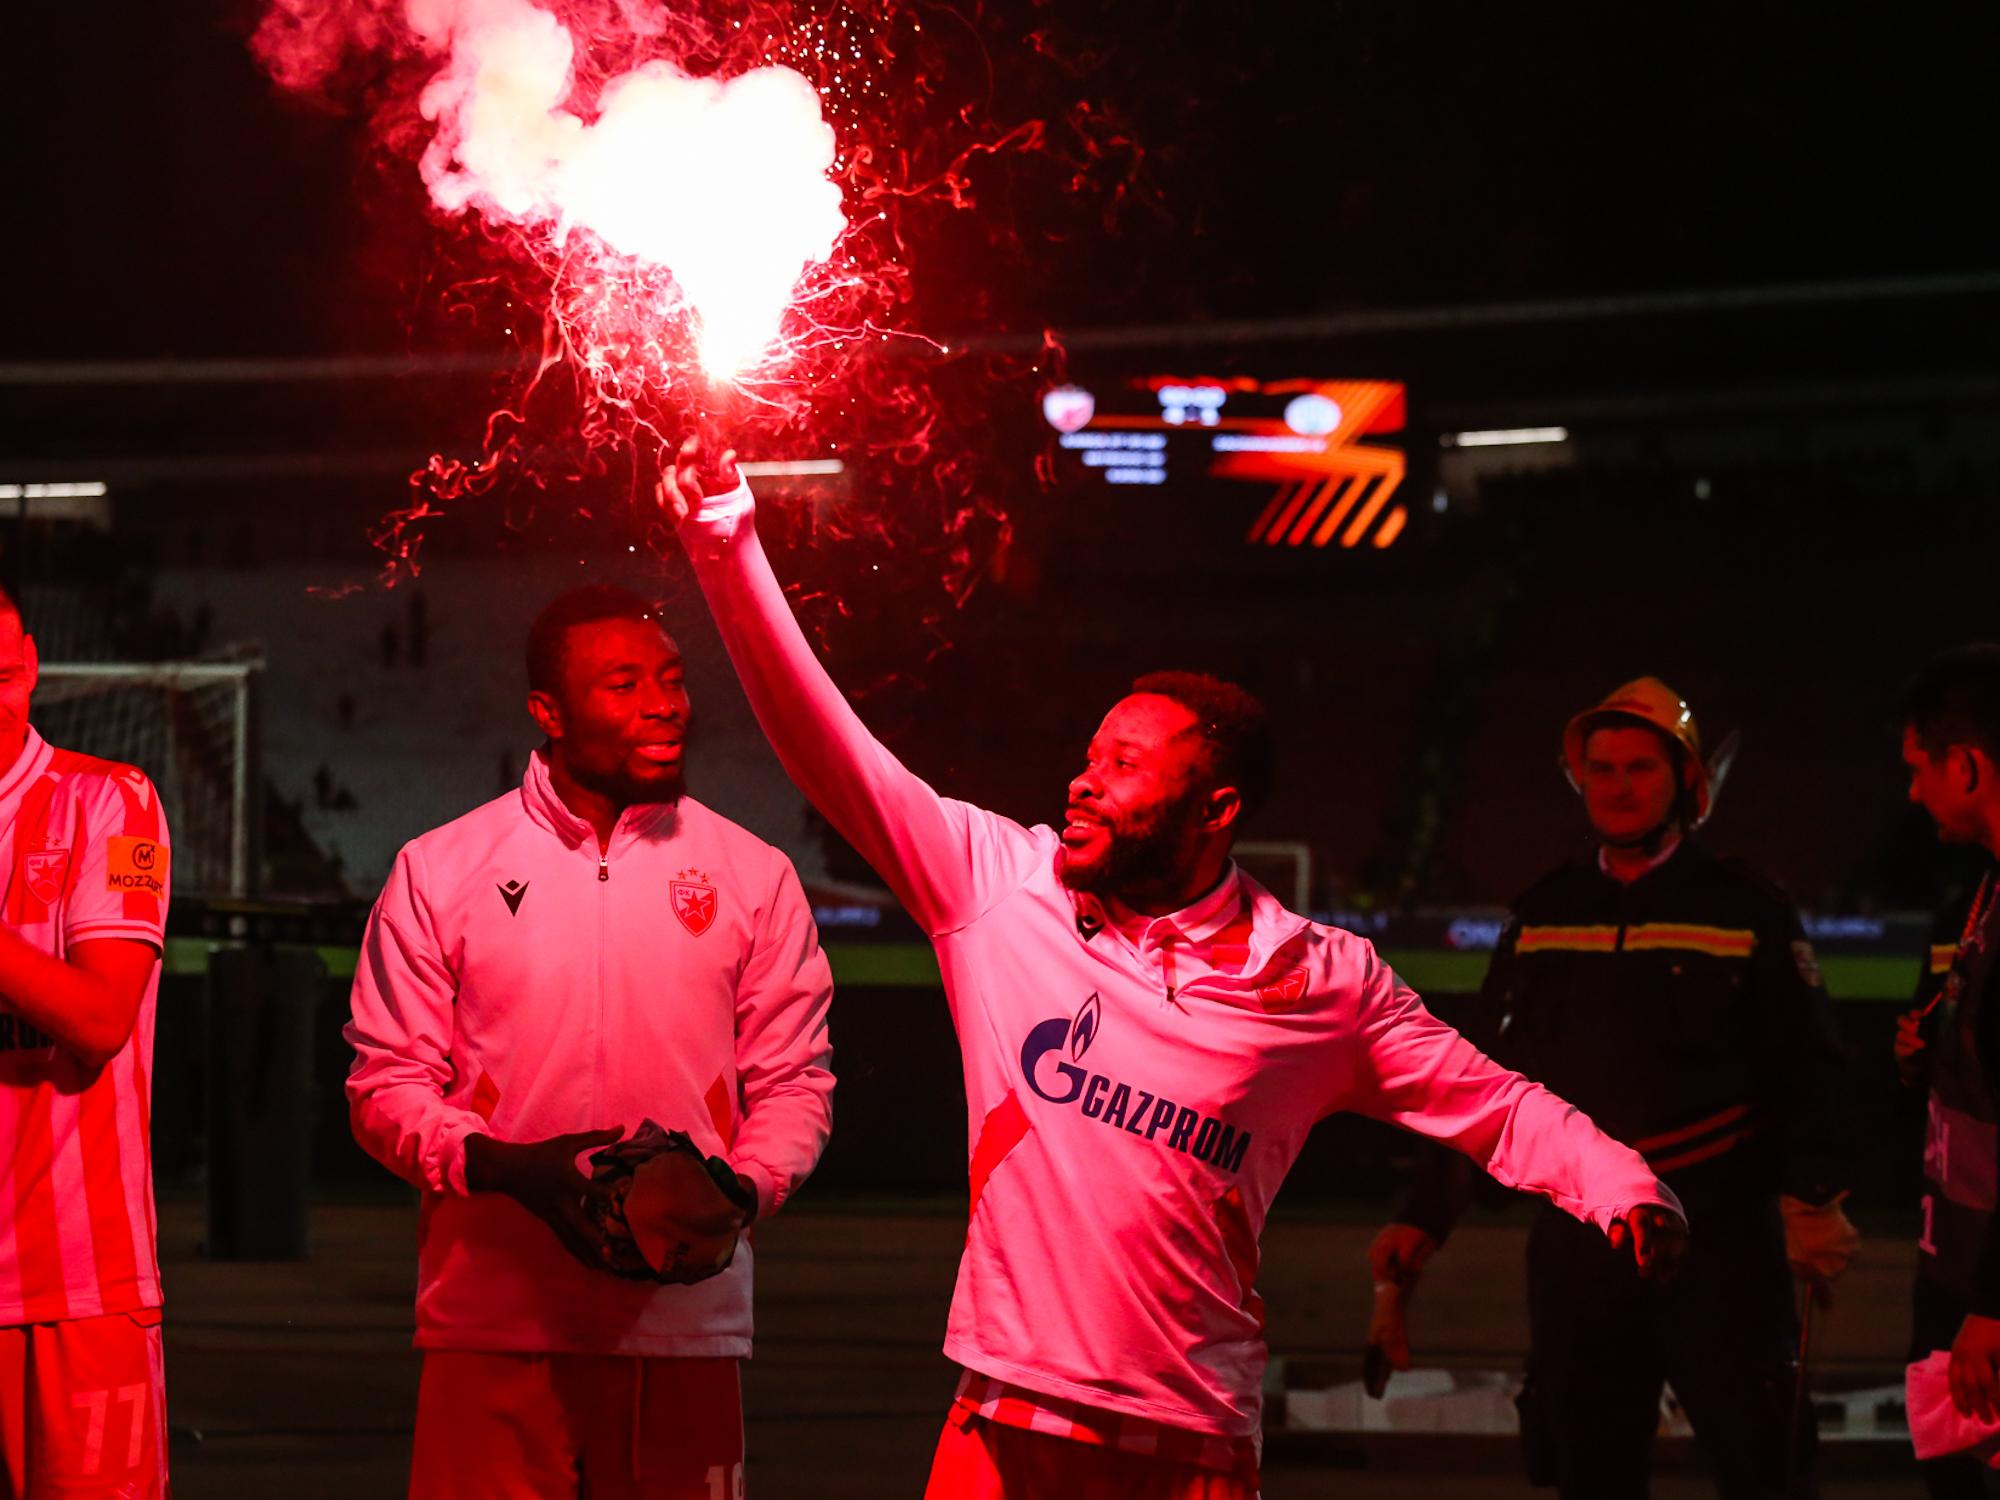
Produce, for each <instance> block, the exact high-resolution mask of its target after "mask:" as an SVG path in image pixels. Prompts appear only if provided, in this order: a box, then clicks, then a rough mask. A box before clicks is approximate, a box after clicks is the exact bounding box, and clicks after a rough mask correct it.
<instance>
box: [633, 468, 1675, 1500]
mask: <svg viewBox="0 0 2000 1500" xmlns="http://www.w3.org/2000/svg"><path fill="white" fill-rule="evenodd" d="M701 460H702V455H701V453H700V452H699V450H698V449H697V448H695V447H694V446H693V445H692V444H691V445H690V446H689V447H688V448H686V449H684V450H683V453H682V455H681V464H680V466H679V468H678V469H677V471H676V472H674V473H672V474H670V475H669V476H667V478H666V480H665V481H664V483H663V486H662V490H663V495H662V498H663V502H664V503H665V504H667V505H668V506H669V508H670V509H671V511H672V513H673V514H674V516H675V518H676V520H677V521H678V522H679V524H680V534H681V538H682V540H683V542H684V544H685V545H686V548H687V551H688V554H689V556H690V557H691V558H692V559H693V560H694V563H695V568H696V571H697V574H698V576H699V578H700V580H701V585H702V589H703V591H704V592H705V594H706V595H707V597H708V600H709V603H710V606H711V607H712V608H713V610H714V613H715V617H716V620H717V623H718V624H719V626H720V627H721V630H722V635H723V639H724V641H725V642H726V644H727V645H728V648H729V654H730V659H731V660H732V661H733V662H734V663H735V666H736V669H737V672H738V674H739V675H740V676H741V678H742V680H743V685H744V689H745V691H746V693H747V694H748V696H749V699H750V703H751V706H752V707H753V708H754V709H755V711H756V714H757V717H758V720H759V722H760V723H761V724H762V725H763V727H764V731H765V733H766V735H767V736H768V737H769V738H770V740H771V743H772V745H773V746H774V747H775V748H776V749H777V752H778V755H779V757H780V759H781V760H782V761H783V762H784V764H785V767H786V769H787V771H788V772H789V773H790V775H791V776H792V779H793V780H794V781H795V782H796V783H797V784H798V786H799V787H800V789H801V790H802V791H803V792H804V793H805V794H806V796H807V797H808V798H809V799H810V800H811V801H812V802H813V803H814V805H815V806H817V807H818V808H819V810H820V811H821V812H822V813H823V814H824V815H825V816H826V818H827V819H828V821H829V822H831V823H832V824H833V826H834V827H835V828H837V829H838V830H839V831H840V832H841V833H842V834H843V835H844V836H845V837H846V838H847V839H848V840H849V841H850V842H851V843H852V844H853V845H854V846H855V847H856V848H857V849H859V850H860V852H861V853H862V855H863V856H864V857H866V858H867V859H868V860H869V862H870V863H871V864H872V865H873V866H874V867H875V869H876V870H877V871H879V872H880V873H881V875H882V877H883V879H884V880H886V881H887V882H888V883H889V885H890V887H891V888H892V889H893V890H894V891H895V892H896V894H897V896H898V897H899V898H900V899H901V900H902V902H903V903H904V905H905V906H906V907H908V909H909V911H910V913H911V915H912V916H913V917H915V919H916V920H917V921H918V923H919V924H920V925H921V926H922V927H923V929H924V931H925V932H926V933H927V934H929V936H930V938H931V940H932V942H933V944H934V945H935V946H936V949H937V954H938V961H939V965H940V968H941V970H942V973H943V978H944V989H945V998H946V1002H947V1004H948V1005H949V1006H950V1008H951V1014H952V1020H953V1022H954V1024H955V1026H956V1029H957V1033H958V1039H959V1046H960V1050H961V1052H962V1054H963V1059H964V1067H965V1089H966V1103H967V1121H966V1124H967V1133H968V1144H969V1164H970V1177H971V1216H970V1222H969V1225H968V1228H967V1233H966V1245H965V1253H964V1256H963V1258H962V1260H961V1262H960V1265H959V1273H958V1285H957V1290H956V1292H955V1294H954V1296H953V1298H952V1308H951V1319H950V1324H949V1329H948V1333H947V1336H946V1340H945V1352H946V1353H947V1354H948V1355H950V1357H951V1358H952V1359H953V1360H955V1361H956V1362H957V1363H958V1364H959V1365H960V1366H961V1367H962V1372H963V1373H962V1376H961V1379H960V1382H959V1386H958V1393H957V1396H956V1397H955V1399H954V1402H953V1406H952V1411H951V1414H950V1416H949V1418H948V1420H947V1422H946V1425H945V1430H944V1433H943V1436H942V1438H941V1439H940V1442H939V1445H938V1451H937V1456H936V1458H935V1460H934V1462H933V1467H932V1471H931V1480H930V1488H929V1494H930V1496H931V1497H933V1500H998V1497H1026V1496H1033V1497H1045V1496H1056V1495H1060V1496H1063V1497H1065V1500H1074V1497H1081V1500H1093V1497H1099V1496H1103V1497H1109V1496H1113V1495H1116V1496H1120V1497H1128V1500H1250V1497H1251V1496H1253V1495H1254V1494H1255V1492H1256V1487H1257V1454H1258V1435H1259V1431H1260V1426H1261V1422H1260V1417H1261V1404H1262V1403H1261V1391H1262V1383H1263V1373H1264V1365H1265V1360H1266V1352H1265V1345H1264V1338H1263V1326H1264V1314H1263V1304H1262V1301H1261V1300H1260V1299H1259V1297H1258V1295H1257V1292H1256V1288H1255V1277H1256V1270H1257V1258H1258V1250H1257V1241H1258V1235H1259V1233H1260V1232H1261V1230H1262V1228H1263V1224H1264V1219H1265V1214H1266V1212H1267V1211H1268V1209H1269V1207H1270V1204H1271V1200H1272V1198H1273V1196H1274V1195H1275V1194H1276V1192H1277V1190H1278V1187H1279V1185H1280V1183H1281V1182H1282V1181H1283V1180H1284V1177H1285V1173H1286V1172H1287V1170H1288V1169H1289V1168H1290V1166H1291V1164H1292V1161H1293V1159H1294V1158H1295V1157H1296V1156H1297V1154H1298V1151H1299V1148H1300V1146H1301V1145H1302V1144H1303V1143H1304V1141H1305V1137H1306V1134H1307V1132H1308V1131H1309V1130H1310V1129H1311V1127H1312V1125H1313V1124H1314V1122H1315V1121H1317V1120H1319V1119H1321V1118H1323V1117H1324V1116H1326V1115H1328V1114H1330V1113H1332V1112H1334V1111H1336V1110H1343V1109H1346V1110H1356V1111H1359V1112H1361V1113H1364V1114H1368V1115H1372V1116H1374V1117H1375V1118H1377V1119H1383V1120H1390V1121H1394V1122H1396V1123H1398V1124H1401V1125H1404V1126H1406V1127H1408V1128H1410V1129H1413V1130H1420V1131H1423V1132H1425V1133H1426V1134H1429V1135H1432V1136H1435V1137H1437V1138H1439V1139H1441V1140H1444V1141H1446V1142H1448V1143H1450V1144H1451V1145H1453V1146H1456V1147H1457V1148H1458V1149H1460V1150H1462V1151H1465V1152H1467V1153H1469V1154H1470V1155H1471V1156H1472V1157H1473V1158H1474V1159H1475V1160H1477V1161H1478V1162H1479V1163H1480V1164H1481V1165H1482V1166H1485V1167H1486V1168H1487V1169H1488V1170H1489V1171H1493V1172H1496V1173H1498V1174H1499V1175H1500V1176H1501V1177H1502V1178H1504V1179H1505V1180H1507V1181H1509V1182H1512V1183H1515V1184H1517V1185H1519V1186H1521V1187H1524V1188H1526V1189H1528V1190H1530V1191H1534V1192H1539V1193H1542V1194H1545V1195H1547V1196H1549V1197H1550V1198H1552V1199H1554V1200H1555V1201H1556V1202H1558V1203H1560V1204H1561V1206H1562V1207H1563V1208H1564V1209H1565V1210H1566V1211H1568V1212H1570V1213H1572V1214H1575V1215H1577V1216H1578V1217H1579V1218H1581V1219H1584V1220H1587V1221H1589V1222H1590V1223H1591V1224H1594V1225H1595V1226H1596V1227H1597V1230H1601V1231H1605V1232H1606V1233H1608V1235H1609V1236H1610V1239H1611V1241H1612V1243H1613V1244H1614V1245H1617V1246H1620V1247H1629V1251H1630V1253H1632V1254H1633V1255H1634V1257H1635V1259H1636V1263H1637V1264H1638V1266H1639V1267H1640V1269H1641V1270H1642V1272H1644V1273H1645V1274H1649V1275H1650V1274H1663V1273H1665V1272H1667V1271H1668V1270H1669V1269H1670V1268H1671V1266H1672V1265H1673V1263H1674V1262H1675V1260H1676V1259H1677V1256H1678V1253H1679V1251H1680V1249H1681V1248H1682V1244H1681V1231H1682V1229H1683V1224H1682V1220H1681V1218H1680V1214H1679V1210H1678V1205H1677V1204H1676V1202H1675V1199H1674V1197H1673V1194H1672V1193H1670V1192H1668V1191H1666V1190H1665V1189H1664V1188H1663V1187H1662V1186H1661V1185H1660V1184H1659V1183H1658V1182H1657V1180H1656V1179H1655V1178H1654V1177H1653V1175H1652V1173H1650V1172H1649V1171H1647V1170H1646V1168H1645V1166H1644V1164H1643V1163H1642V1162H1641V1161H1640V1160H1639V1158H1638V1156H1637V1155H1636V1154H1635V1153H1633V1152H1632V1151H1630V1150H1627V1149H1626V1148H1624V1147H1622V1146H1619V1145H1617V1144H1616V1143H1615V1142H1612V1141H1610V1140H1608V1139H1607V1138H1606V1137H1605V1136H1603V1135H1602V1134H1600V1133H1599V1132H1598V1131H1597V1130H1596V1129H1595V1128H1594V1127H1593V1126H1592V1125H1591V1124H1590V1123H1589V1121H1587V1120H1586V1119H1584V1118H1583V1116H1582V1115H1580V1114H1579V1113H1577V1111H1576V1110H1574V1109H1572V1108H1570V1107H1569V1106H1568V1105H1566V1104H1564V1103H1563V1102H1562V1101H1561V1100H1559V1099H1557V1098H1555V1097H1554V1096H1553V1095H1551V1094H1549V1093H1548V1092H1546V1091H1545V1090H1543V1089H1541V1088H1538V1087H1536V1086H1535V1085H1533V1084H1531V1083H1529V1082H1527V1081H1526V1080H1525V1079H1523V1078H1521V1077H1519V1076H1518V1075H1516V1074H1513V1073H1510V1072H1508V1071H1506V1070H1505V1069H1503V1068H1500V1067H1497V1066H1495V1065H1494V1064H1493V1063H1491V1062H1489V1061H1488V1060H1487V1059H1486V1058H1485V1057H1483V1056H1481V1055H1480V1054H1479V1053H1478V1052H1477V1051H1475V1050H1474V1049H1473V1048H1472V1047H1471V1046H1469V1045H1468V1044H1467V1043H1466V1042H1465V1041H1463V1040H1462V1039H1461V1038H1460V1037H1459V1036H1458V1035H1457V1034H1456V1033H1455V1032H1453V1031H1452V1030H1451V1029H1450V1028H1448V1027H1446V1026H1444V1025H1442V1024H1440V1023H1439V1022H1438V1021H1436V1020H1434V1019H1433V1018H1432V1017H1431V1016H1430V1015H1429V1014H1428V1013H1427V1012H1426V1011H1425V1009H1424V1007H1423V1006H1422V1004H1421V1003H1419V1001H1418V1000H1417V997H1416V996H1415V995H1414V994H1412V993H1411V992H1410V990H1409V989H1408V988H1407V987H1406V986H1404V985H1403V984H1402V983H1401V982H1400V981H1399V980H1398V979H1397V978H1396V976H1395V975H1394V974H1392V973H1391V972H1390V971H1389V969H1388V967H1387V966H1386V965H1385V964H1383V963H1382V961H1381V959H1380V958H1379V957H1378V956H1377V955H1376V953H1375V952H1374V950H1373V949H1372V948H1371V947H1370V946H1369V944H1368V943H1367V942H1365V941H1364V940H1363V939H1361V938H1358V937H1356V936H1354V935H1353V934H1351V933H1347V932H1343V931H1340V930H1338V929H1336V928H1331V927H1324V926H1321V925H1319V924H1317V923H1314V922H1310V921H1308V920H1307V919H1305V918H1304V917H1301V916H1299V915H1297V914H1296V913H1293V912H1289V911H1286V910H1285V909H1284V908H1283V907H1282V906H1280V905H1279V904H1278V902H1277V901H1276V900H1275V899H1274V898H1273V897H1272V896H1271V895H1270V894H1269V893H1268V892H1266V891H1265V890H1263V889H1262V888H1261V887H1260V886H1258V885H1257V883H1256V882H1255V881H1253V880H1252V879H1250V878H1249V877H1248V876H1247V875H1245V874H1244V873H1243V872H1242V871H1240V870H1239V869H1238V868H1237V867H1236V865H1235V864H1234V862H1233V861H1232V860H1231V859H1230V857H1229V850H1230V845H1231V843H1232V841H1233V840H1234V838H1235V836H1236V830H1237V827H1238V826H1239V824H1240V822H1241V820H1242V818H1243V817H1244V816H1245V815H1246V814H1248V813H1249V812H1251V811H1254V810H1255V808H1256V807H1257V805H1258V804H1259V803H1261V802H1262V801H1263V800H1264V798H1265V796H1266V795H1267V794H1268V792H1269V789H1270V782H1271V769H1272V759H1273V756H1272V743H1271V735H1270V730H1269V727H1268V725H1267V723H1266V720H1265V715H1264V711H1263V709H1262V708H1261V706H1260V705H1259V704H1258V703H1257V702H1256V700H1255V699H1253V698H1252V697H1251V696H1250V695H1249V694H1248V693H1246V692H1244V691H1243V690H1242V689H1241V688H1238V687H1235V686H1233V685H1231V684H1228V683H1224V682H1219V681H1217V680H1215V679H1213V678H1209V677H1202V676H1197V675H1194V674H1190V673H1182V672H1171V673H1158V674H1155V675H1153V676H1149V677H1143V678H1141V679H1140V680H1139V681H1138V682H1137V683H1135V684H1134V687H1133V691H1132V692H1131V693H1130V694H1129V695H1128V696H1126V697H1124V698H1122V699H1121V700H1120V701H1119V702H1118V703H1116V704H1115V705H1113V706H1112V709H1111V711H1110V712H1109V713H1108V714H1107V715H1106V716H1105V718H1104V721H1103V723H1102V724H1100V725H1099V726H1098V729H1097V733H1096V734H1095V735H1094V736H1093V737H1092V739H1091V742H1090V747H1089V751H1088V753H1087V755H1086V757H1085V762H1084V767H1083V769H1082V770H1081V771H1080V772H1079V773H1078V774H1077V776H1076V778H1075V779H1074V780H1073V781H1072V782H1071V783H1070V786H1069V798H1068V815H1067V819H1066V821H1065V823H1064V826H1063V828H1062V830H1061V832H1060V833H1058V832H1057V831H1056V830H1054V829H1051V828H1048V827H1038V828H1025V827H1022V826H1021V825H1020V824H1018V823H1015V822H1013V821H1011V820H1010V819H1007V818H1004V817H1000V816H998V815H997V814H994V813H991V812H986V811H983V810H981V809H979V808H976V807H973V806H971V805H969V804H967V803H964V802H959V801H954V800H951V799H949V798H945V797H941V796H939V795H938V794H937V793H936V792H934V791H933V790H932V789H931V788H930V787H929V786H927V785H925V783H924V782H923V781H921V780H920V779H919V778H918V777H916V776H915V775H913V774H912V773H911V772H910V771H909V770H907V769H906V768H904V767H903V766H902V765H901V764H900V763H898V762H897V760H896V759H895V758H894V757H893V756H892V755H890V754H889V752H888V751H887V750H886V749H884V748H883V746H882V745H880V744H879V743H877V742H876V741H875V740H874V739H873V738H872V737H871V736H870V735H869V733H868V731H867V730H866V728H865V727H864V726H863V725H862V723H861V721H860V720H859V719H858V718H857V717H856V716H855V714H854V712H853V711H852V709H850V708H849V706H848V704H847V702H846V700H845V699H844V698H843V697H842V696H841V694H840V691H839V690H838V689H837V688H836V687H835V686H834V684H833V683H832V681H831V680H830V679H829V678H828V676H827V674H826V672H825V671H824V670H823V669H822V668H821V666H820V665H819V663H818V661H817V660H816V659H815V658H814V656H813V654H812V651H811V648H810V647H808V646H807V644H806V642H805V638H804V637H803V635H802V634H801V633H800V631H799V629H798V626H797V624H796V622H795V621H794V620H793V618H792V615H791V611H790V610H789V609H788V608H787V607H786V605H785V602H784V596H783V593H782V591H781V590H780V588H779V586H778V582H777V580H776V578H775V577H774V576H773V575H772V572H771V568H770V564H769V563H768V562H767V561H766V560H765V558H764V554H763V551H762V549H761V547H760V546H759V544H758V541H757V536H756V532H755V529H754V526H753V524H752V511H753V505H752V501H751V497H750V492H749V489H748V487H747V486H746V485H743V484H742V483H741V482H740V479H739V477H738V475H737V473H736V472H735V467H734V462H733V455H724V456H723V458H722V459H721V460H720V461H718V463H717V465H716V472H715V473H714V474H713V475H712V476H710V477H709V478H706V479H705V478H704V477H703V475H702V472H701Z"/></svg>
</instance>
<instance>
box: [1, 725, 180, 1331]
mask: <svg viewBox="0 0 2000 1500" xmlns="http://www.w3.org/2000/svg"><path fill="white" fill-rule="evenodd" d="M168 864H169V850H168V843H167V827H166V818H165V816H164V815H163V813H162V811H161V808H160V799H159V794H158V793H157V792H156V791H155V790H154V788H153V784H152V783H151V782H150V781H148V780H147V779H146V777H145V775H144V773H142V772H140V771H139V770H137V769H135V768H134V767H131V766H125V765H119V764H117V763H115V762H112V761H104V760H97V759H94V758H93V757H91V756H87V755H78V754H75V753H73V752H71V751H67V750H58V749H56V748H55V747H54V746H52V745H50V744H49V743H48V742H47V741H45V740H44V739H42V737H41V736H40V735H38V734H36V733H35V732H34V731H33V730H32V729H31V730H30V731H29V732H28V739H27V743H26V744H25V745H24V746H23V747H22V751H21V754H20V757H19V759H17V760H16V761H15V762H14V764H13V765H12V766H11V767H9V768H8V769H7V770H6V771H5V772H0V880H4V886H0V892H4V893H0V921H4V922H5V924H6V926H7V928H8V929H9V930H10V931H11V932H13V933H14V934H15V935H16V936H17V937H20V938H22V939H23V940H24V941H26V942H28V943H31V944H33V945H34V946H35V947H37V948H39V949H41V950H42V951H43V952H44V953H47V954H50V955H52V956H54V957H56V958H65V959H66V958H68V957H69V956H70V954H71V953H72V952H73V951H74V949H75V948H76V946H77V945H78V944H79V943H85V942H91V941H96V940H100V939H128V940H133V941H137V942H143V943H147V944H150V945H151V946H152V947H153V948H154V949H156V950H157V949H160V948H161V947H162V946H163V943H164V932H165V921H166V908H167V886H168V880H169V871H168ZM158 987H159V969H158V967H157V966H155V968H154V970H153V974H152V976H151V978H149V979H148V980H147V982H146V990H145V994H144V995H143V996H142V997H141V999H140V1003H139V1013H138V1018H137V1020H136V1022H135V1023H134V1025H133V1028H132V1035H131V1037H130V1038H128V1039H127V1041H126V1043H125V1045H124V1047H123V1048H121V1049H120V1050H119V1052H118V1055H117V1056H116V1057H114V1058H112V1059H111V1061H110V1062H109V1063H107V1064H106V1065H105V1066H104V1068H103V1069H102V1070H101V1071H99V1072H98V1073H97V1074H96V1075H95V1076H92V1075H91V1074H89V1073H88V1072H87V1071H86V1070H85V1069H84V1067H83V1066H82V1064H81V1063H79V1062H78V1061H77V1060H76V1058H75V1057H73V1056H72V1055H71V1054H70V1053H68V1052H67V1051H65V1050H63V1049H62V1048H61V1047H59V1046H57V1045H56V1043H55V1042H54V1040H53V1039H52V1038H50V1037H48V1036H46V1035H45V1034H43V1033H42V1032H41V1031H39V1030H38V1029H37V1028H35V1027H33V1026H31V1025H30V1024H29V1023H27V1022H26V1021H25V1020H24V1019H23V1018H22V1017H20V1016H18V1015H16V1014H15V1013H14V1011H13V1010H12V1009H11V1008H10V1007H9V1006H8V1005H7V1003H6V1001H5V998H4V997H0V1141H5V1142H8V1143H10V1144H9V1146H8V1147H7V1149H6V1150H5V1151H4V1154H3V1155H0V1325H12V1324H22V1323H50V1322H58V1321H61V1320H63V1319H67V1318H86V1317H95V1316H98V1315H99V1314H103V1313H115V1312H131V1311H135V1310H137V1309H140V1308H148V1307H158V1306H159V1305H160V1272H159V1260H158V1252H157V1247H156V1236H155V1230H154V1209H153V1172H152V1140H151V1131H150V1114H151V1101H150V1098H149V1096H148V1083H149V1075H150V1073H151V1071H152V1059H153V1020H154V1006H155V1000H156V996H157V992H158Z"/></svg>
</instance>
